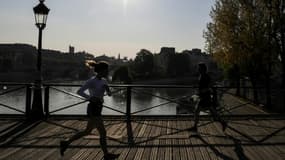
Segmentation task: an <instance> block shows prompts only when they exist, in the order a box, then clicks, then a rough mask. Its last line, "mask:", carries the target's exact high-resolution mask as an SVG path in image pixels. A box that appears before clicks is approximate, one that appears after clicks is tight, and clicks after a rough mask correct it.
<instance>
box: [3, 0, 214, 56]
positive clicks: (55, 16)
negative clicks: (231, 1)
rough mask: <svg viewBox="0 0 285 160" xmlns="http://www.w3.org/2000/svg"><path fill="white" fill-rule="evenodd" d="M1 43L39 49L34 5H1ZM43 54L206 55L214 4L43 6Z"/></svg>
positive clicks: (132, 0) (54, 1) (137, 0)
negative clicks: (164, 50) (170, 51)
mask: <svg viewBox="0 0 285 160" xmlns="http://www.w3.org/2000/svg"><path fill="white" fill-rule="evenodd" d="M0 1H1V6H0V19H1V21H0V26H1V30H0V35H1V36H0V43H28V44H32V45H34V46H37V41H38V39H37V38H38V29H37V28H36V26H35V25H34V24H35V22H34V14H33V10H32V9H33V7H34V6H36V5H37V4H38V3H39V1H38V0H28V1H26V0H25V1H24V0H21V1H19V0H0ZM45 4H46V6H47V7H48V8H49V9H50V13H49V15H48V20H47V26H46V28H45V29H44V31H43V48H46V49H53V50H60V51H62V52H67V51H68V46H69V45H72V46H74V47H75V51H86V52H89V53H92V54H94V55H95V56H98V55H102V54H106V55H108V56H117V55H118V54H119V53H120V54H121V56H127V57H130V58H133V57H135V55H136V53H137V52H138V51H139V50H140V49H142V48H145V49H148V50H150V51H151V52H153V53H158V52H159V51H160V48H161V47H164V46H165V47H175V48H176V51H177V52H180V51H182V50H185V49H192V48H200V49H202V50H203V49H204V42H205V40H204V38H203V37H202V35H203V30H205V28H206V23H207V22H209V21H210V17H209V12H210V10H211V7H212V5H213V4H214V0H202V1H201V0H46V1H45Z"/></svg>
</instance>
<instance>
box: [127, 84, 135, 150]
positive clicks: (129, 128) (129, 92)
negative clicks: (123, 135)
mask: <svg viewBox="0 0 285 160" xmlns="http://www.w3.org/2000/svg"><path fill="white" fill-rule="evenodd" d="M131 101H132V87H131V86H127V106H126V114H127V134H128V143H129V145H132V144H133V143H134V140H133V129H132V122H131Z"/></svg>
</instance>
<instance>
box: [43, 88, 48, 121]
mask: <svg viewBox="0 0 285 160" xmlns="http://www.w3.org/2000/svg"><path fill="white" fill-rule="evenodd" d="M44 112H45V117H46V118H48V117H49V86H46V87H45V97H44Z"/></svg>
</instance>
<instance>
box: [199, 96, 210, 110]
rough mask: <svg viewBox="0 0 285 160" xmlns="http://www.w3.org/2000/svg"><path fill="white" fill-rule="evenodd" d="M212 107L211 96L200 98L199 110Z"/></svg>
mask: <svg viewBox="0 0 285 160" xmlns="http://www.w3.org/2000/svg"><path fill="white" fill-rule="evenodd" d="M211 105H212V99H211V95H210V94H209V95H202V96H200V102H199V107H201V108H209V107H211Z"/></svg>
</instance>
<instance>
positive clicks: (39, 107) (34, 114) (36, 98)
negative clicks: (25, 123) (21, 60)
mask: <svg viewBox="0 0 285 160" xmlns="http://www.w3.org/2000/svg"><path fill="white" fill-rule="evenodd" d="M44 117H45V116H44V112H43V101H42V88H41V83H36V84H35V88H34V94H33V103H32V110H31V114H30V115H29V120H32V121H36V120H41V119H43V118H44Z"/></svg>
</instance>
